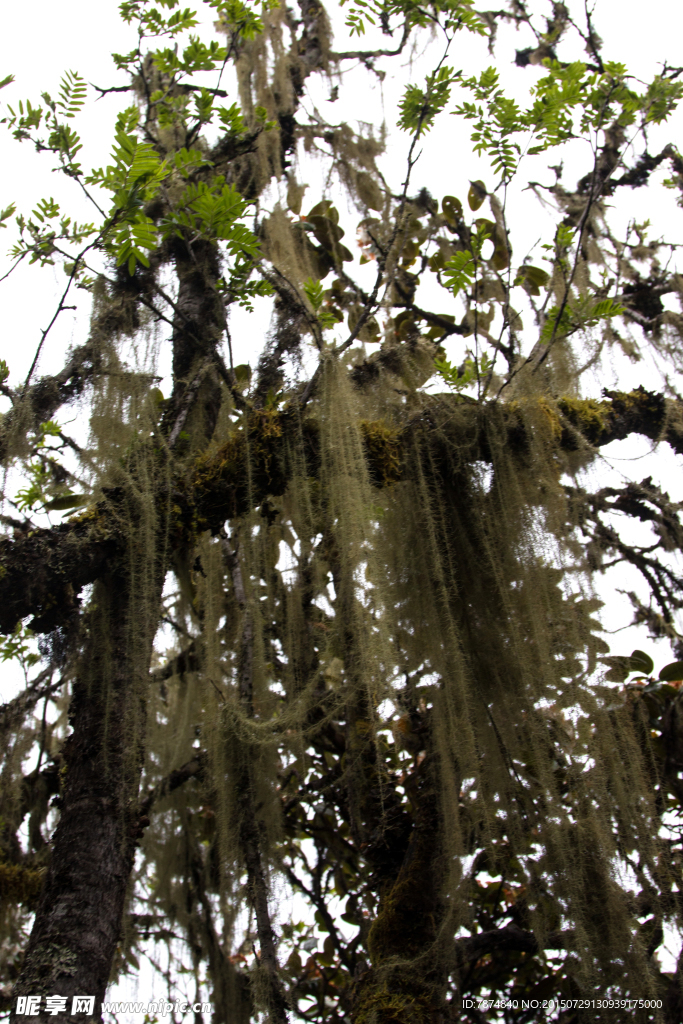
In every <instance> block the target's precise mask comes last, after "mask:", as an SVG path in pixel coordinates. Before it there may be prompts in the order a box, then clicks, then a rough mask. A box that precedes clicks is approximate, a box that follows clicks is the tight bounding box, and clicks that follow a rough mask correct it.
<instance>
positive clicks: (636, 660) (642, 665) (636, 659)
mask: <svg viewBox="0 0 683 1024" xmlns="http://www.w3.org/2000/svg"><path fill="white" fill-rule="evenodd" d="M630 662H631V671H632V672H642V674H643V675H646V676H649V675H652V673H653V671H654V667H655V663H654V661H653V660H652V658H651V657H650V655H649V654H646V653H645V651H632V652H631V658H630ZM660 679H661V676H660Z"/></svg>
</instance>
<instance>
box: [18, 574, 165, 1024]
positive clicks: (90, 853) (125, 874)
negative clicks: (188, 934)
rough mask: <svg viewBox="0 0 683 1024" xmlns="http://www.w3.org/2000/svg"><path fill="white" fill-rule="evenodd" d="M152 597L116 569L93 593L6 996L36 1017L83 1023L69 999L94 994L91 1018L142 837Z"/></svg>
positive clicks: (101, 991) (116, 939) (107, 971)
mask: <svg viewBox="0 0 683 1024" xmlns="http://www.w3.org/2000/svg"><path fill="white" fill-rule="evenodd" d="M159 575H161V574H159ZM160 596H161V585H160V581H159V584H158V587H157V593H156V594H154V595H150V594H147V595H144V598H143V600H142V601H141V600H139V599H138V595H136V594H135V593H132V586H131V580H130V575H129V573H126V572H123V571H119V572H117V573H111V574H109V575H108V576H106V577H105V578H104V579H102V580H101V581H100V582H99V583H98V584H97V586H96V589H95V594H94V601H93V605H94V610H93V611H92V613H91V615H90V616H89V621H88V623H87V633H88V635H87V638H86V641H85V644H84V648H83V652H82V658H81V664H80V667H79V672H78V676H77V679H76V682H75V685H74V694H73V698H72V701H71V707H70V710H69V717H70V721H71V724H72V727H73V732H72V733H71V735H70V736H69V737H68V739H67V740H66V742H65V744H64V748H63V754H64V760H65V768H64V769H63V791H62V796H61V798H60V807H61V816H60V820H59V824H58V825H57V828H56V830H55V833H54V836H53V851H52V857H51V860H50V864H49V868H48V871H47V875H46V880H45V885H44V888H43V892H42V895H41V898H40V902H39V905H38V910H37V912H36V918H35V922H34V926H33V931H32V933H31V938H30V941H29V944H28V948H27V951H26V957H25V960H24V964H23V968H22V971H21V975H20V977H19V981H18V982H17V986H16V989H15V996H22V995H26V996H31V995H32V996H40V997H41V1012H40V1014H39V1015H38V1016H37V1017H35V1018H34V1019H36V1020H40V1021H43V1020H46V1021H47V1020H50V1021H70V1020H78V1021H81V1022H83V1020H84V1019H85V1018H84V1016H83V1013H80V1014H78V1015H76V1016H74V1015H73V1014H72V1000H73V998H74V997H75V996H94V997H95V1007H94V1012H93V1015H92V1016H93V1017H94V1019H99V1018H100V1006H101V1002H102V999H103V998H104V995H105V990H106V987H107V983H108V981H109V975H110V971H111V967H112V962H113V959H114V954H115V952H116V947H117V944H118V942H119V938H120V933H121V921H122V917H123V910H124V903H125V897H126V889H127V885H128V878H129V875H130V871H131V868H132V865H133V859H134V855H135V847H136V841H137V839H139V837H140V835H141V834H142V825H141V820H140V812H139V808H138V800H137V797H138V787H139V781H140V773H141V769H142V763H143V753H144V745H143V744H144V732H145V705H144V688H145V685H146V680H147V674H148V668H149V658H150V654H151V650H152V643H153V640H154V634H155V630H156V620H155V619H154V618H153V617H152V616H150V615H149V614H145V613H146V611H147V608H148V607H149V606H153V604H154V601H155V600H156V601H157V605H158V600H159V599H160ZM141 604H142V605H143V606H147V608H145V607H141ZM46 996H62V997H66V999H67V1005H66V1009H65V1010H64V1011H63V1012H62V1013H58V1014H57V1015H49V1014H47V1013H45V998H44V997H46ZM15 1006H16V1003H15Z"/></svg>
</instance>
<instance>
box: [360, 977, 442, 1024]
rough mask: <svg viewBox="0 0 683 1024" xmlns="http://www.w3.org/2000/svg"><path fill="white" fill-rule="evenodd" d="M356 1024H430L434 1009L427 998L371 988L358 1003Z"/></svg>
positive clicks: (380, 988)
mask: <svg viewBox="0 0 683 1024" xmlns="http://www.w3.org/2000/svg"><path fill="white" fill-rule="evenodd" d="M353 1019H354V1024H430V1022H431V1021H432V1020H433V1019H434V1007H433V1006H432V1005H431V1003H430V1001H429V1000H428V999H427V998H426V997H425V996H413V995H411V994H409V993H407V992H397V991H396V990H395V988H393V986H392V991H391V992H390V991H389V989H388V987H387V986H386V985H381V986H380V987H377V988H375V987H374V986H371V987H369V988H368V989H367V990H366V991H364V992H363V993H362V995H361V996H360V997H359V999H358V1000H357V1002H356V1007H355V1010H354V1014H353Z"/></svg>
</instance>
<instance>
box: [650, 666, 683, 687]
mask: <svg viewBox="0 0 683 1024" xmlns="http://www.w3.org/2000/svg"><path fill="white" fill-rule="evenodd" d="M648 674H649V673H648ZM659 679H660V681H661V682H662V683H672V682H678V680H679V679H683V661H672V662H671V663H670V664H669V665H665V666H664V668H663V669H662V671H661V672H660V673H659Z"/></svg>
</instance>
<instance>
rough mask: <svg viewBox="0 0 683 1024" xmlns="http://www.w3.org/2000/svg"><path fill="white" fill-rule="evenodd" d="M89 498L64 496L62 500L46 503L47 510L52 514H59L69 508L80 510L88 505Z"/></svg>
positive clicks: (84, 496) (85, 496)
mask: <svg viewBox="0 0 683 1024" xmlns="http://www.w3.org/2000/svg"><path fill="white" fill-rule="evenodd" d="M89 500H90V499H89V497H87V495H85V494H64V495H62V497H61V498H54V499H53V500H52V501H48V502H46V503H45V508H46V509H48V510H49V511H50V512H53V511H54V512H58V511H62V510H63V509H67V508H80V506H81V505H87V504H88V502H89Z"/></svg>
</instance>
